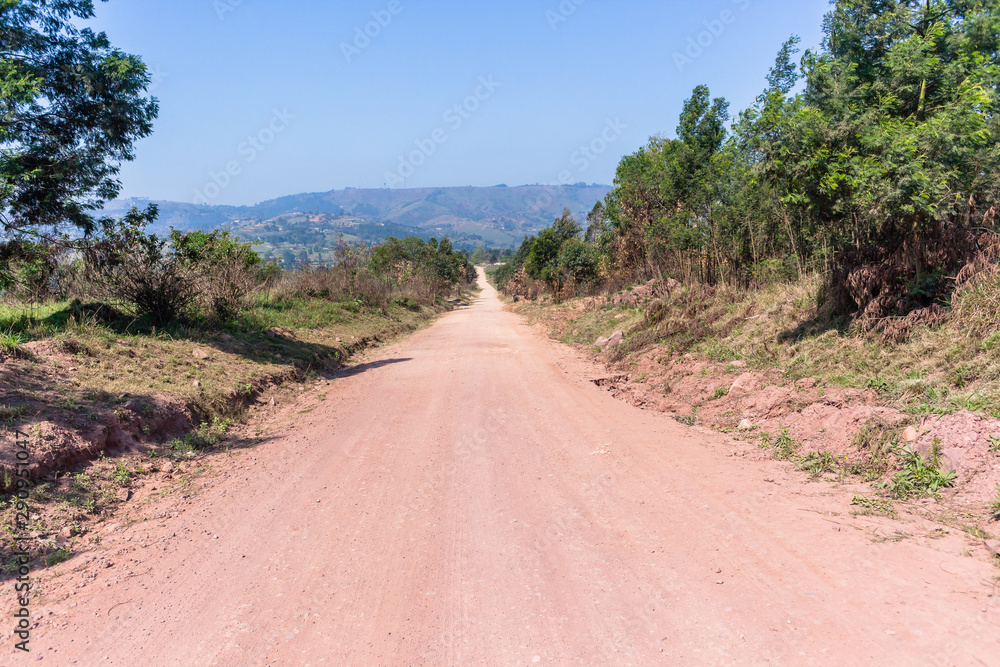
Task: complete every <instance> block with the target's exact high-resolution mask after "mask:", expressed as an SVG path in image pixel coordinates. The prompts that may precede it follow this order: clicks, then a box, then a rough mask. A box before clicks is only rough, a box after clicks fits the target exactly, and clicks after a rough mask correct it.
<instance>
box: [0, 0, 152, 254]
mask: <svg viewBox="0 0 1000 667" xmlns="http://www.w3.org/2000/svg"><path fill="white" fill-rule="evenodd" d="M93 16H94V3H93V1H92V0H47V1H43V0H2V1H0V226H2V230H3V232H4V235H5V236H6V238H7V240H8V241H10V240H11V238H16V237H19V236H23V235H36V236H37V235H39V234H53V235H54V234H55V233H56V232H58V231H59V230H61V229H62V228H63V227H64V226H65V225H67V224H68V225H70V226H75V227H76V228H79V229H80V230H81V231H83V232H84V233H85V234H89V233H91V232H93V231H95V230H96V228H97V226H98V225H97V220H96V219H95V217H94V212H95V211H97V210H99V209H100V208H101V206H102V204H103V203H104V202H106V201H108V200H110V199H114V197H115V196H117V194H118V192H119V190H120V188H121V185H120V183H119V181H118V180H117V175H118V172H119V168H120V164H121V163H122V162H124V161H128V160H131V159H133V157H134V152H133V145H134V143H135V141H136V140H138V139H140V138H142V137H145V136H147V135H148V134H150V132H151V131H152V121H153V119H154V118H155V117H156V115H157V112H158V107H157V103H156V100H155V99H153V98H148V97H146V96H145V90H146V87H147V86H148V84H149V82H150V75H149V72H148V70H147V68H146V66H145V65H144V64H143V63H142V61H141V60H140V59H139V58H138V57H137V56H133V55H129V54H127V53H124V52H122V51H121V50H119V49H116V48H115V47H113V46H112V45H111V43H110V41H109V40H108V37H107V36H106V35H105V34H104V33H95V32H94V31H92V30H90V29H86V28H85V29H81V28H78V27H77V23H78V21H80V20H86V19H89V18H92V17H93ZM0 273H2V269H0Z"/></svg>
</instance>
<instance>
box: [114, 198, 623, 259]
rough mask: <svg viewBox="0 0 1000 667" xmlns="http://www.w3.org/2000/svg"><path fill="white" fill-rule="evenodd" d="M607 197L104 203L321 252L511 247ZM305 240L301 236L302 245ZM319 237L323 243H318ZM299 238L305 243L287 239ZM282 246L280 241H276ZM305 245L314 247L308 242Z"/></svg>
mask: <svg viewBox="0 0 1000 667" xmlns="http://www.w3.org/2000/svg"><path fill="white" fill-rule="evenodd" d="M609 190H610V187H609V186H606V185H587V184H583V183H580V184H577V185H567V186H543V185H524V186H518V187H507V186H505V185H500V186H495V187H489V188H483V187H449V188H413V189H392V190H390V189H380V190H374V189H357V188H347V189H344V190H331V191H330V192H323V193H306V194H298V195H290V196H286V197H280V198H278V199H273V200H270V201H265V202H261V203H259V204H256V205H254V206H208V205H196V204H188V203H181V202H166V201H157V202H151V201H150V200H146V199H123V200H118V201H115V202H112V203H110V204H109V205H108V206H107V207H106V208H105V212H106V213H107V214H109V215H121V214H123V213H124V212H125V211H127V210H128V209H129V208H131V207H132V206H138V207H140V208H141V207H144V206H146V205H147V204H149V203H156V204H157V205H159V207H160V218H159V220H158V222H157V224H156V225H155V226H154V229H153V231H160V232H162V231H165V230H167V229H169V228H170V227H175V228H177V229H185V230H187V229H204V230H207V229H214V228H217V227H226V228H230V229H233V230H234V231H235V232H236V233H238V234H240V235H241V236H242V237H244V238H247V239H254V240H258V241H260V242H262V243H266V244H267V245H269V246H271V249H272V250H273V251H274V252H281V251H282V250H283V249H286V248H284V247H283V246H285V245H288V244H292V245H305V246H313V247H315V246H322V245H323V244H325V243H327V241H328V240H329V238H331V236H339V234H341V233H342V234H344V235H345V236H346V237H348V238H352V239H359V240H364V241H370V242H377V241H381V240H383V239H385V238H386V237H388V236H408V235H414V236H420V237H423V238H430V237H432V236H436V237H438V238H442V237H445V236H447V237H448V238H450V239H452V241H453V242H454V244H455V246H456V247H459V248H463V247H464V248H470V249H471V248H474V247H475V246H478V245H485V246H488V247H500V248H506V247H515V246H517V245H518V244H519V243H520V242H521V240H522V239H523V238H524V236H526V235H529V234H533V233H535V232H537V231H538V230H539V229H542V228H544V227H546V226H548V225H550V224H551V223H552V221H553V220H554V219H555V218H556V217H558V216H559V215H560V214H561V213H562V210H563V208H564V207H565V208H569V209H570V210H571V211H572V212H573V214H574V216H576V217H577V219H578V220H580V221H582V220H583V219H584V218H585V217H586V215H587V213H588V212H589V211H590V209H591V208H593V206H594V204H595V203H597V202H598V201H599V200H602V199H604V196H605V195H606V194H607V192H608V191H609ZM306 237H308V238H307V239H306ZM321 237H322V238H321ZM293 238H299V239H306V240H307V242H306V243H297V242H293V241H292V240H291V239H293ZM281 239H285V240H281ZM308 241H312V242H313V243H309V242H308Z"/></svg>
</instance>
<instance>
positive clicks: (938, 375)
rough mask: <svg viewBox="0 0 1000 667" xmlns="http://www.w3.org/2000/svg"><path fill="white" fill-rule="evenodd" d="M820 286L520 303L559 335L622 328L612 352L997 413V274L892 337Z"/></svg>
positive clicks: (914, 406) (908, 402)
mask: <svg viewBox="0 0 1000 667" xmlns="http://www.w3.org/2000/svg"><path fill="white" fill-rule="evenodd" d="M821 294H822V280H821V279H820V277H819V276H812V277H809V278H806V279H804V280H802V281H800V282H798V283H794V284H783V285H772V286H770V287H767V288H764V289H760V290H755V291H738V290H732V289H727V288H704V287H699V286H682V287H681V288H679V289H676V290H674V291H673V292H672V293H671V294H670V295H669V296H668V297H665V298H664V299H662V300H660V301H657V302H653V303H650V304H647V305H646V306H645V307H639V308H636V307H612V306H608V305H604V306H602V307H600V308H597V309H586V310H582V309H581V307H580V303H581V301H580V300H576V301H570V302H567V303H564V304H561V305H545V306H540V305H537V304H530V305H526V306H520V307H519V312H524V313H526V314H528V315H529V316H530V317H533V318H535V319H537V320H540V321H546V322H547V323H549V324H550V326H553V330H554V335H555V337H556V338H559V339H561V340H563V341H564V342H571V343H582V344H587V345H589V344H592V343H593V341H594V340H595V339H596V338H597V337H598V336H607V335H608V334H609V333H610V332H611V331H613V330H614V329H622V330H624V331H625V332H626V334H627V339H628V344H627V345H626V346H624V347H623V348H619V349H618V350H615V351H614V352H613V353H612V354H613V357H612V360H618V361H621V360H623V359H625V358H627V357H628V356H629V355H631V354H633V353H636V352H638V351H640V350H642V349H643V348H645V347H647V346H649V345H652V344H657V345H660V346H663V347H665V348H667V349H668V350H670V351H671V352H672V353H673V354H675V355H679V354H683V353H690V354H693V355H695V357H697V358H700V359H704V360H706V361H719V362H730V361H735V360H743V361H745V362H746V363H747V365H748V367H749V368H750V369H751V370H752V369H755V368H756V369H760V370H774V369H777V370H778V371H780V372H781V374H782V375H783V376H784V377H785V378H786V379H787V381H788V382H789V383H792V382H795V381H796V380H799V379H802V378H806V377H811V378H816V379H817V380H818V381H819V382H820V383H822V384H828V385H833V386H840V387H853V388H859V389H871V390H874V391H876V392H878V394H879V395H880V396H881V398H882V400H883V401H884V402H885V403H887V404H891V405H895V406H897V407H900V408H901V409H903V410H905V411H907V412H910V413H912V414H925V413H931V412H933V413H948V412H955V411H958V410H962V409H969V410H972V411H974V412H985V413H988V414H991V415H993V416H996V417H1000V275H998V274H991V275H990V277H989V278H988V279H982V278H981V279H979V280H977V281H974V282H972V283H970V284H969V285H967V286H966V287H963V288H962V289H961V290H960V291H959V292H958V293H957V294H956V296H955V301H954V303H955V309H954V312H953V313H952V314H951V317H949V318H948V321H947V322H945V323H944V324H942V325H940V326H935V327H931V326H926V325H916V326H914V327H913V329H912V331H911V332H910V335H909V337H908V339H907V340H905V341H903V342H899V343H896V344H892V343H889V342H887V341H885V340H880V339H879V338H878V337H877V336H872V335H869V334H866V333H865V332H863V331H861V330H860V328H857V327H852V326H851V324H850V323H849V322H847V321H842V320H841V321H837V320H831V319H830V318H828V317H827V316H826V314H825V313H826V309H825V308H824V304H822V303H821V302H820V295H821Z"/></svg>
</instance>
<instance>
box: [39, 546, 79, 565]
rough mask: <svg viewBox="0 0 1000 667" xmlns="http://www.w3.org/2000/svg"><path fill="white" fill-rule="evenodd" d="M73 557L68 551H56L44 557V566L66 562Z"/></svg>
mask: <svg viewBox="0 0 1000 667" xmlns="http://www.w3.org/2000/svg"><path fill="white" fill-rule="evenodd" d="M72 556H73V553H72V552H71V551H70V550H69V549H65V548H63V549H56V550H55V551H53V552H52V553H50V554H49V555H47V556H46V557H45V564H46V565H48V566H49V567H52V566H53V565H58V564H59V563H63V562H65V561H68V560H69V559H70V558H71V557H72Z"/></svg>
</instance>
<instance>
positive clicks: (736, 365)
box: [729, 359, 747, 368]
mask: <svg viewBox="0 0 1000 667" xmlns="http://www.w3.org/2000/svg"><path fill="white" fill-rule="evenodd" d="M729 365H730V366H732V367H733V368H746V367H747V362H745V361H743V360H742V359H737V360H736V361H734V362H732V363H731V364H729Z"/></svg>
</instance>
